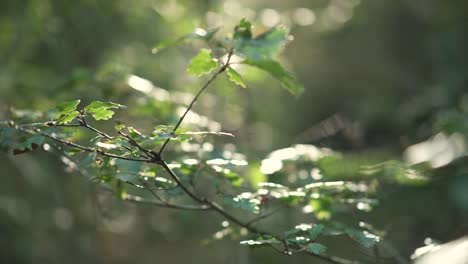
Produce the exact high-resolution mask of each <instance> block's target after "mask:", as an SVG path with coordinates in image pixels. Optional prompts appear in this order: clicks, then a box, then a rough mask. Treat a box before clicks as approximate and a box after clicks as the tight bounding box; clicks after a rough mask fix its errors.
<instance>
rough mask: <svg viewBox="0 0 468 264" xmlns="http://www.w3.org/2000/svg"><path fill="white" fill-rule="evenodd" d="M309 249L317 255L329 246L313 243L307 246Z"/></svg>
mask: <svg viewBox="0 0 468 264" xmlns="http://www.w3.org/2000/svg"><path fill="white" fill-rule="evenodd" d="M307 251H309V252H310V253H314V254H317V255H321V254H323V253H325V251H327V247H326V246H324V245H322V244H320V243H312V244H309V245H308V246H307Z"/></svg>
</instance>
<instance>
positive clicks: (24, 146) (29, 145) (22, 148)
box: [13, 135, 45, 155]
mask: <svg viewBox="0 0 468 264" xmlns="http://www.w3.org/2000/svg"><path fill="white" fill-rule="evenodd" d="M44 141H45V138H44V137H43V136H41V135H33V136H31V137H29V138H28V139H27V140H26V141H25V142H23V143H21V144H20V145H18V146H17V147H16V148H15V149H13V155H20V154H24V153H28V152H31V151H33V150H36V149H37V148H39V146H42V144H44Z"/></svg>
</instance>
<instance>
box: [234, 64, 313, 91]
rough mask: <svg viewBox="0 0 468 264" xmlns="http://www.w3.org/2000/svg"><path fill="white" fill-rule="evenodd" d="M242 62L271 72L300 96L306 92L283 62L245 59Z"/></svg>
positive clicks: (289, 89) (287, 87) (282, 83)
mask: <svg viewBox="0 0 468 264" xmlns="http://www.w3.org/2000/svg"><path fill="white" fill-rule="evenodd" d="M242 63H244V64H247V65H250V66H254V67H257V68H259V69H261V70H264V71H266V72H268V73H269V74H271V76H273V77H274V78H275V79H277V80H278V81H280V83H281V86H283V87H284V88H285V89H286V90H288V91H289V92H290V93H292V94H293V95H295V96H296V97H299V96H300V95H301V94H302V93H303V92H304V87H303V86H302V85H301V84H300V83H299V82H298V81H297V80H296V78H295V77H294V76H293V75H292V74H291V73H290V72H288V71H286V70H285V69H284V68H283V67H282V66H281V64H279V63H278V62H277V61H274V60H261V61H254V60H249V59H247V60H244V61H243V62H242Z"/></svg>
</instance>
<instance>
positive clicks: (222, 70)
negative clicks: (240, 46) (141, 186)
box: [158, 49, 233, 155]
mask: <svg viewBox="0 0 468 264" xmlns="http://www.w3.org/2000/svg"><path fill="white" fill-rule="evenodd" d="M232 54H233V50H232V49H231V50H230V51H229V53H228V56H227V59H226V63H224V64H223V65H222V66H221V68H219V70H218V71H216V73H215V74H213V76H211V78H210V79H209V80H208V81H207V82H206V83H205V84H204V85H203V86H202V87H201V88H200V90H198V92H197V93H196V94H195V96H194V97H193V99H192V101H191V102H190V104H189V105H188V107H187V109H186V110H185V112H184V113H183V114H182V116H181V117H180V118H179V121H177V124H176V125H175V126H174V128H173V129H172V134H175V132H176V131H177V129H178V128H179V127H180V125H181V124H182V122H183V121H184V119H185V117H186V116H187V114H188V113H189V112H190V110H191V109H192V107H193V105H194V104H195V103H196V102H197V100H198V98H199V97H200V95H201V94H202V93H203V91H205V89H206V88H208V86H210V84H211V83H212V82H213V81H214V80H215V79H216V78H217V77H218V76H219V75H220V74H221V73H223V72H224V71H225V70H226V69H227V67H229V63H230V60H231V57H232ZM170 140H171V138H170V137H169V138H167V139H166V141H164V143H163V145H162V147H161V149H160V150H159V152H158V154H159V155H162V153H163V151H164V149H165V148H166V146H167V144H168V143H169V141H170Z"/></svg>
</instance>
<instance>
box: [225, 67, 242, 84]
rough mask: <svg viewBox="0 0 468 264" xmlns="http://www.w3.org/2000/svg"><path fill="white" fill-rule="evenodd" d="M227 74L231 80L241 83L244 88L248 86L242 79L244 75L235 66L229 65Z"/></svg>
mask: <svg viewBox="0 0 468 264" xmlns="http://www.w3.org/2000/svg"><path fill="white" fill-rule="evenodd" d="M227 74H228V76H229V80H230V81H231V82H233V83H235V84H237V85H239V86H240V87H242V88H247V87H246V86H245V83H244V81H243V80H242V77H241V76H240V74H239V73H238V72H236V71H235V70H234V69H233V68H231V67H228V68H227Z"/></svg>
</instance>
